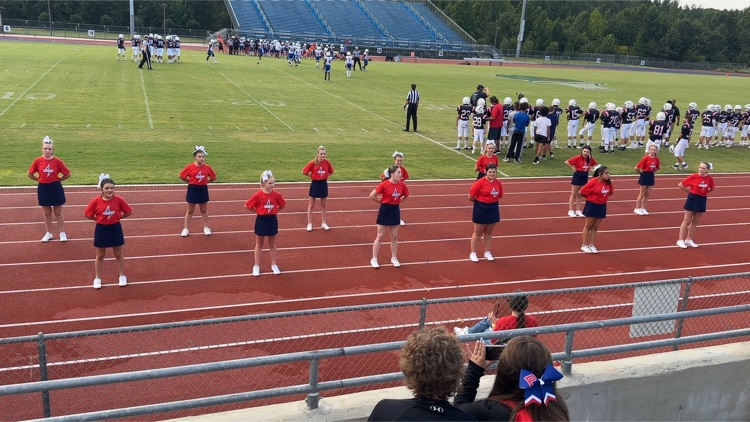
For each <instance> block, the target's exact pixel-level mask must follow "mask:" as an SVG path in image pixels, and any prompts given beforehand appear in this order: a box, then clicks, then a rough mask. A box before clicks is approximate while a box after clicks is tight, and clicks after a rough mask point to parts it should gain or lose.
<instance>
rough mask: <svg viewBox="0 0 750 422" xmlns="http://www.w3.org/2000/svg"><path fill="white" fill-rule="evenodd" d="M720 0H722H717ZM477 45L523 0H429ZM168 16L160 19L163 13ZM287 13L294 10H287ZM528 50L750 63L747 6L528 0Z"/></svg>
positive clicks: (72, 14) (202, 21)
mask: <svg viewBox="0 0 750 422" xmlns="http://www.w3.org/2000/svg"><path fill="white" fill-rule="evenodd" d="M718 1H721V0H717V2H718ZM433 3H434V4H435V5H436V6H437V7H438V8H440V9H441V10H443V11H444V12H445V14H446V15H447V16H448V17H450V18H451V19H453V21H455V22H456V23H457V24H458V25H459V26H461V27H462V28H463V29H464V30H465V31H466V32H467V33H469V34H470V35H471V36H472V37H474V38H475V39H476V40H477V42H478V43H479V44H488V45H493V44H494V45H495V47H497V48H500V49H502V50H503V51H506V52H514V51H515V49H516V40H517V36H518V29H519V25H520V21H521V5H522V0H433ZM134 4H135V15H136V18H135V21H136V22H135V24H136V27H161V26H166V27H167V28H188V29H208V30H218V29H221V28H227V27H231V21H230V19H229V15H228V13H227V10H226V6H225V5H224V2H223V1H222V0H208V1H194V0H164V1H160V0H148V1H144V0H142V1H135V3H134ZM48 5H49V7H50V9H51V14H52V20H53V22H70V23H89V24H100V25H118V26H129V25H130V17H129V16H130V15H129V13H130V12H129V10H130V9H129V2H128V1H127V0H119V1H112V0H53V1H50V2H45V1H38V0H0V7H2V9H0V12H1V13H2V16H3V17H4V18H6V19H29V20H39V21H47V20H48V19H49V15H48ZM164 15H166V19H164ZM292 18H293V17H292ZM521 48H522V50H526V51H548V52H550V53H566V52H571V53H572V52H583V53H602V54H620V55H634V56H641V57H650V58H656V59H665V60H676V61H693V62H703V61H708V62H730V63H748V62H750V8H748V9H745V10H741V11H736V10H735V11H719V10H713V9H699V8H691V7H682V6H680V5H679V4H678V3H677V0H608V1H593V0H579V1H544V0H528V1H527V6H526V25H525V37H524V42H523V44H522V46H521Z"/></svg>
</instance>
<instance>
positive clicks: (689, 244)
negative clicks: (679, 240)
mask: <svg viewBox="0 0 750 422" xmlns="http://www.w3.org/2000/svg"><path fill="white" fill-rule="evenodd" d="M685 244H686V245H688V246H690V247H691V248H697V247H698V244H697V243H695V242H693V239H686V240H685Z"/></svg>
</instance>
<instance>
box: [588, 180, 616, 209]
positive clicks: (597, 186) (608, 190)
mask: <svg viewBox="0 0 750 422" xmlns="http://www.w3.org/2000/svg"><path fill="white" fill-rule="evenodd" d="M579 192H580V193H581V195H583V196H585V197H586V200H587V201H589V202H593V203H594V204H606V203H607V200H608V199H609V197H610V196H612V194H613V193H615V187H614V185H613V184H612V183H611V182H610V183H603V182H600V181H599V178H593V179H591V180H589V182H588V183H586V186H584V187H582V188H581V190H580V191H579Z"/></svg>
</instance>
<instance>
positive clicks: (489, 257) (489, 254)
mask: <svg viewBox="0 0 750 422" xmlns="http://www.w3.org/2000/svg"><path fill="white" fill-rule="evenodd" d="M484 259H486V260H487V261H494V260H495V257H494V256H492V252H490V251H487V252H485V253H484Z"/></svg>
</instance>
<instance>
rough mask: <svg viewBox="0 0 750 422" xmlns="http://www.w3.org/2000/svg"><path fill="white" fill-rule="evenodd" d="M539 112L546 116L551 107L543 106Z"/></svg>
mask: <svg viewBox="0 0 750 422" xmlns="http://www.w3.org/2000/svg"><path fill="white" fill-rule="evenodd" d="M539 114H540V115H542V116H546V115H548V114H549V107H547V106H542V108H540V109H539Z"/></svg>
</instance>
